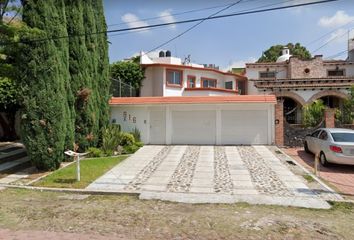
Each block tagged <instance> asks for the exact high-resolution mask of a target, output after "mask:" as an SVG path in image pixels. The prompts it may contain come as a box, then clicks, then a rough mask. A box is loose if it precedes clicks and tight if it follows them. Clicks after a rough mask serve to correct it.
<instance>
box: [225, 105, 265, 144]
mask: <svg viewBox="0 0 354 240" xmlns="http://www.w3.org/2000/svg"><path fill="white" fill-rule="evenodd" d="M268 134H269V133H268V112H267V111H266V110H238V111H235V110H233V111H231V110H228V111H226V110H223V111H221V144H268Z"/></svg>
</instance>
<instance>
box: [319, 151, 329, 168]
mask: <svg viewBox="0 0 354 240" xmlns="http://www.w3.org/2000/svg"><path fill="white" fill-rule="evenodd" d="M320 163H321V165H322V166H324V167H328V165H329V163H328V161H327V158H326V155H325V154H324V153H323V152H321V153H320Z"/></svg>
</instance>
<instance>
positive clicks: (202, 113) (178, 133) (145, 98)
mask: <svg viewBox="0 0 354 240" xmlns="http://www.w3.org/2000/svg"><path fill="white" fill-rule="evenodd" d="M166 55H167V56H166ZM141 64H142V66H143V67H144V69H145V75H146V78H145V79H144V80H143V83H142V85H143V86H142V88H141V89H140V96H141V97H130V98H112V99H111V102H110V105H111V113H112V116H111V118H112V122H116V123H119V124H120V125H121V126H122V129H123V130H124V131H132V130H133V129H134V128H137V129H138V130H139V131H140V132H141V138H142V141H143V142H144V143H146V144H210V145H214V144H216V145H225V144H229V145H233V144H272V143H274V142H275V130H274V129H275V125H274V122H275V119H274V116H275V113H274V109H275V108H274V105H275V104H276V98H275V96H272V95H269V96H259V95H258V96H251V95H243V94H247V91H248V90H247V78H246V77H244V76H242V75H239V74H234V73H229V72H223V71H220V70H218V69H215V68H214V67H212V68H209V65H208V67H204V66H203V65H198V64H192V63H187V62H185V63H183V62H182V61H181V59H179V58H175V57H172V56H171V54H170V52H167V53H166V54H165V53H164V52H160V57H158V58H155V59H152V58H149V57H148V56H146V55H144V54H142V56H141Z"/></svg>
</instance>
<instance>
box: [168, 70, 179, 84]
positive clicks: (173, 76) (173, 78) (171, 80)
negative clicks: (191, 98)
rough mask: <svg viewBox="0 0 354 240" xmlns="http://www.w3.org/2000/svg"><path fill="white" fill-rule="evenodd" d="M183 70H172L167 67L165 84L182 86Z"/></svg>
mask: <svg viewBox="0 0 354 240" xmlns="http://www.w3.org/2000/svg"><path fill="white" fill-rule="evenodd" d="M182 75H183V72H182V71H181V70H173V69H167V70H166V83H167V84H166V85H167V86H177V87H182V84H183V80H182Z"/></svg>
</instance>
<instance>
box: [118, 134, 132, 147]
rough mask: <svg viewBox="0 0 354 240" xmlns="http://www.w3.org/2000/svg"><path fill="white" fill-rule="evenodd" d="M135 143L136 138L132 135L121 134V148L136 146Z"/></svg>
mask: <svg viewBox="0 0 354 240" xmlns="http://www.w3.org/2000/svg"><path fill="white" fill-rule="evenodd" d="M134 143H135V139H134V136H133V135H132V134H130V133H126V132H122V133H121V134H120V142H119V145H121V146H123V147H124V146H130V145H134Z"/></svg>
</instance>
